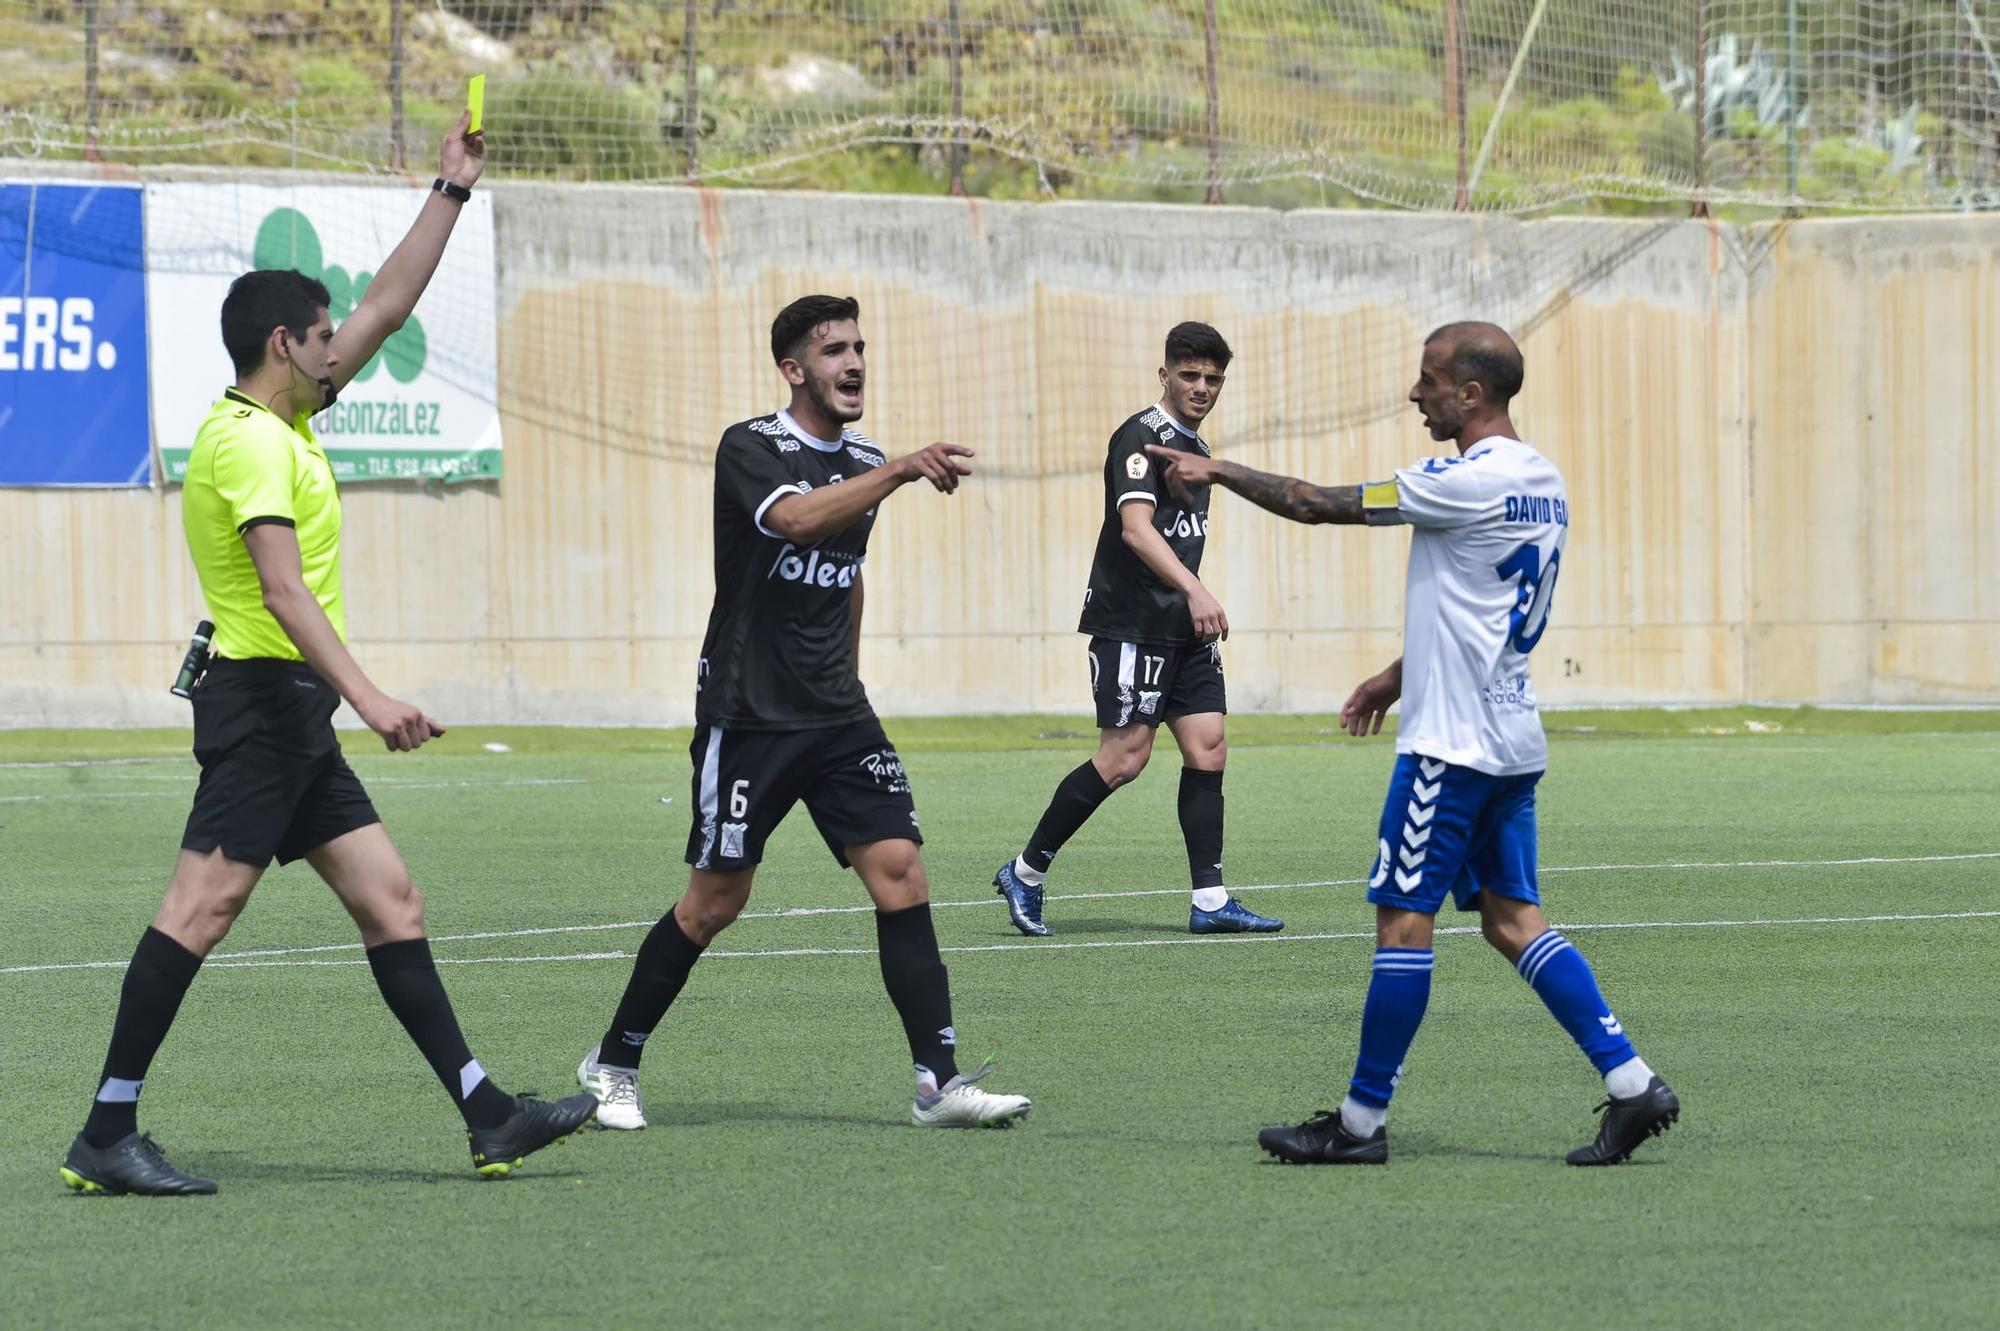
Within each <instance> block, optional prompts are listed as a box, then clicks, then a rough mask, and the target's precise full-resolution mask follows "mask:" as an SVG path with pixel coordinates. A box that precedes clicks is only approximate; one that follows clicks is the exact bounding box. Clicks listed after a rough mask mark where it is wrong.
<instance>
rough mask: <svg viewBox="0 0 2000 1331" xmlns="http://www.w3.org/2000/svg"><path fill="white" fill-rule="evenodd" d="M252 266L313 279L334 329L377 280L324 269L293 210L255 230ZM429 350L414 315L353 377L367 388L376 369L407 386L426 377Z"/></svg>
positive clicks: (315, 242)
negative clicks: (324, 297)
mask: <svg viewBox="0 0 2000 1331" xmlns="http://www.w3.org/2000/svg"><path fill="white" fill-rule="evenodd" d="M252 262H253V263H254V264H255V266H256V267H258V268H296V269H298V270H299V271H300V272H302V273H304V274H305V275H306V276H307V277H315V278H318V279H319V280H320V281H321V282H323V283H325V284H326V291H327V295H328V296H330V297H331V298H332V304H330V305H329V306H328V307H327V313H328V314H329V315H331V316H332V318H333V321H334V322H335V323H336V324H338V323H340V322H341V321H342V320H344V319H346V318H347V316H348V315H350V314H352V313H353V312H354V307H355V306H356V305H359V304H360V303H361V298H362V297H363V296H365V295H367V294H368V283H369V282H370V281H371V280H373V278H374V276H375V274H373V273H355V274H354V275H353V276H349V275H348V272H347V270H346V269H345V268H342V267H340V266H339V265H338V264H335V265H333V266H332V267H328V266H327V263H326V256H325V255H324V254H323V253H322V252H321V250H320V244H319V232H317V231H315V230H314V229H313V224H312V223H311V222H310V221H309V220H307V218H306V215H305V214H304V213H302V212H300V211H299V210H298V209H296V208H279V209H277V210H276V211H275V212H273V213H272V214H271V215H270V216H269V217H267V218H265V219H264V224H263V225H262V226H260V227H258V228H257V243H256V246H255V248H254V251H253V257H252ZM428 350H429V343H428V341H427V340H426V339H425V337H424V326H423V324H421V323H419V322H418V321H417V318H416V316H415V315H411V316H410V317H409V318H408V319H407V320H405V321H404V323H403V326H402V328H401V329H400V330H398V331H397V332H395V333H393V334H391V335H390V337H389V340H388V341H387V342H385V343H383V344H382V350H381V351H379V352H377V353H376V354H375V355H374V356H373V357H371V358H370V359H369V361H368V363H367V364H366V365H364V366H362V367H361V372H360V373H359V374H356V375H355V376H354V377H355V379H356V380H357V381H364V382H365V381H366V380H367V379H368V378H369V377H370V376H372V375H373V374H374V373H375V370H376V367H377V366H379V365H387V366H388V367H389V377H390V378H392V379H394V380H395V381H396V382H397V383H399V384H407V383H409V382H411V381H412V380H414V379H415V378H416V377H417V376H418V375H420V374H422V373H423V372H424V356H425V353H426V352H427V351H428Z"/></svg>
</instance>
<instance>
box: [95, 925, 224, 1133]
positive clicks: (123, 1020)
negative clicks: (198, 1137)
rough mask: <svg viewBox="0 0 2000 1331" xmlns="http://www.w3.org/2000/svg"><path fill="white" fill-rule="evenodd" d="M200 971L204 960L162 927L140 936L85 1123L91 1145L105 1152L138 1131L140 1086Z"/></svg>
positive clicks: (120, 992)
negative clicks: (101, 1072) (196, 974)
mask: <svg viewBox="0 0 2000 1331" xmlns="http://www.w3.org/2000/svg"><path fill="white" fill-rule="evenodd" d="M200 969H201V958H200V957H197V956H196V955H195V954H194V953H192V952H190V951H188V950H187V949H186V948H184V947H182V946H181V945H180V944H179V943H176V942H175V941H174V940H173V939H171V938H169V937H167V936H166V935H165V934H163V933H161V932H160V931H159V930H158V929H148V930H146V932H145V933H144V934H141V935H140V937H139V946H138V947H137V948H136V949H134V950H133V953H132V964H131V965H130V966H127V967H126V968H125V983H124V984H123V985H122V986H121V987H120V989H119V991H118V1016H117V1018H116V1019H115V1020H114V1021H113V1023H112V1026H111V1048H110V1049H109V1050H108V1051H107V1052H106V1053H105V1055H104V1072H103V1074H102V1075H101V1076H100V1077H99V1078H98V1079H97V1098H96V1099H95V1100H94V1101H92V1103H91V1106H90V1117H89V1118H88V1119H86V1120H85V1121H84V1125H83V1138H84V1140H85V1141H86V1142H88V1143H89V1144H90V1145H91V1146H94V1147H96V1148H98V1149H99V1150H102V1149H104V1148H105V1147H107V1146H110V1145H112V1144H113V1143H114V1142H117V1141H119V1140H120V1139H122V1138H125V1137H128V1136H130V1135H131V1134H133V1133H135V1132H137V1131H138V1130H139V1088H140V1086H142V1085H143V1084H144V1083H145V1080H146V1069H147V1068H149V1067H151V1066H152V1064H153V1055H154V1054H157V1053H158V1052H159V1051H160V1045H161V1044H162V1043H163V1042H164V1041H165V1040H166V1038H167V1030H168V1028H169V1027H171V1026H172V1025H173V1024H174V1014H175V1013H177V1012H179V1011H180V1007H181V999H182V998H183V997H184V996H186V994H187V991H188V986H189V985H191V984H193V983H194V977H195V972H196V971H199V970H200Z"/></svg>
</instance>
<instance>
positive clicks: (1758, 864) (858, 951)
mask: <svg viewBox="0 0 2000 1331" xmlns="http://www.w3.org/2000/svg"><path fill="white" fill-rule="evenodd" d="M1996 859H2000V851H1974V852H1971V853H1968V854H1962V855H1902V856H1888V855H1868V856H1862V857H1859V858H1855V859H1840V860H1678V861H1669V862H1665V863H1658V864H1560V865H1544V866H1543V867H1542V868H1541V870H1540V872H1542V873H1615V872H1633V871H1639V870H1646V869H1822V868H1835V867H1841V866H1847V865H1873V864H1941V863H1951V862H1955V861H1964V860H1996ZM1367 881H1368V880H1367V879H1365V878H1320V879H1309V880H1306V881H1303V882H1296V883H1246V884H1242V885H1240V886H1236V887H1232V888H1230V891H1232V892H1276V891H1282V890H1286V889H1293V888H1310V887H1360V886H1362V885H1364V884H1365V883H1366V882H1367ZM1186 894H1187V889H1186V888H1184V887H1171V888H1139V889H1135V890H1132V891H1124V892H1071V893H1050V894H1049V896H1048V898H1047V899H1048V900H1050V901H1103V900H1109V899H1112V898H1122V897H1158V896H1185V895H1186ZM931 906H932V908H933V909H937V908H942V907H961V906H985V907H989V908H992V909H996V910H997V909H998V908H999V906H998V902H997V901H996V900H995V898H993V897H975V898H973V899H971V900H954V901H932V902H931ZM874 909H875V907H874V906H873V905H865V906H797V907H792V908H789V909H785V910H766V911H745V912H743V914H741V915H739V916H737V919H739V920H781V919H797V918H803V917H808V916H815V915H858V914H862V913H866V912H871V911H873V910H874ZM1992 917H2000V911H1959V912H1954V913H1948V914H1939V915H1856V916H1827V917H1824V918H1814V919H1777V920H1660V921H1653V922H1641V923H1633V924H1578V925H1565V926H1563V927H1564V928H1572V929H1693V928H1715V927H1720V926H1724V925H1744V926H1748V925H1783V924H1861V923H1867V922H1876V921H1896V920H1961V919H1963V920H1979V919H1987V918H1992ZM654 923H655V921H653V920H621V921H618V922H617V923H615V924H555V925H545V926H542V927H540V928H534V929H492V930H484V931H481V932H478V933H463V934H436V935H433V936H432V937H431V940H430V941H431V942H433V943H470V942H482V941H488V940H491V939H496V938H544V937H548V936H551V935H557V934H582V933H609V932H613V931H616V930H620V929H649V928H651V927H652V926H653V924H654ZM1437 932H1438V933H1439V934H1441V935H1449V934H1461V933H1477V932H1478V930H1477V929H1476V928H1464V929H1460V928H1445V929H1440V930H1438V931H1437ZM1372 937H1374V934H1373V932H1372V931H1369V932H1365V933H1353V934H1348V933H1339V934H1260V935H1244V936H1232V935H1226V934H1225V935H1220V936H1211V937H1206V938H1192V937H1190V938H1145V939H1130V940H1119V941H1109V942H1078V943H989V944H980V945H972V946H959V947H947V948H943V949H941V950H942V951H945V952H1010V951H1031V950H1034V949H1037V948H1040V949H1044V950H1048V949H1056V950H1062V949H1066V948H1103V947H1160V946H1163V945H1166V944H1170V943H1173V944H1178V943H1198V942H1243V941H1248V940H1249V939H1253V938H1256V939H1264V940H1267V941H1274V942H1312V941H1323V940H1328V939H1346V938H1372ZM361 950H362V945H361V944H360V943H323V944H319V945H317V946H313V947H272V948H255V949H250V950H246V951H240V952H216V953H212V954H210V956H209V959H208V962H207V965H208V966H209V967H215V968H222V969H247V968H250V967H255V966H281V965H299V966H304V965H326V966H348V965H360V964H362V962H363V960H365V958H364V959H354V960H347V959H339V960H325V961H297V962H286V961H267V960H258V958H272V957H276V958H283V957H307V956H313V955H315V954H325V953H329V952H359V951H361ZM630 955H632V954H631V953H629V952H579V953H568V954H563V955H559V956H544V957H470V958H467V957H439V958H437V963H438V964H439V965H440V966H465V965H481V964H485V963H488V962H521V961H563V960H571V961H599V960H608V959H611V958H614V957H629V956H630ZM704 955H706V956H712V957H791V956H798V957H840V956H873V955H875V951H874V949H873V948H770V949H761V950H756V951H745V952H730V951H723V950H718V949H711V950H709V951H708V952H706V953H705V954H704ZM127 964H128V963H127V962H126V961H124V960H118V961H56V962H41V963H37V964H33V965H24V966H0V975H24V974H28V973H31V972H39V971H79V970H119V969H123V968H124V967H125V966H126V965H127Z"/></svg>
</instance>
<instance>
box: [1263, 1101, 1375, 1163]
mask: <svg viewBox="0 0 2000 1331" xmlns="http://www.w3.org/2000/svg"><path fill="white" fill-rule="evenodd" d="M1257 1144H1258V1145H1259V1146H1261V1147H1263V1148H1264V1149H1265V1150H1266V1151H1268V1152H1270V1153H1271V1154H1272V1155H1274V1156H1276V1157H1278V1159H1280V1160H1282V1161H1284V1162H1285V1163H1286V1164H1288V1165H1386V1164H1388V1163H1389V1129H1388V1128H1387V1127H1379V1128H1377V1129H1375V1132H1374V1134H1373V1135H1372V1136H1367V1137H1357V1136H1355V1135H1354V1134H1353V1133H1351V1132H1349V1131H1348V1130H1347V1128H1346V1125H1344V1124H1343V1123H1341V1121H1340V1113H1339V1111H1338V1110H1328V1109H1322V1110H1320V1111H1319V1112H1318V1113H1317V1114H1314V1115H1313V1116H1312V1117H1311V1118H1309V1119H1307V1120H1306V1121H1305V1122H1303V1123H1301V1124H1299V1125H1298V1126H1297V1127H1292V1128H1265V1129H1264V1130H1263V1131H1262V1132H1260V1133H1258V1134H1257Z"/></svg>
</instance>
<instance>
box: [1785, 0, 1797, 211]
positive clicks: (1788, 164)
mask: <svg viewBox="0 0 2000 1331" xmlns="http://www.w3.org/2000/svg"><path fill="white" fill-rule="evenodd" d="M1785 200H1786V202H1785V215H1786V216H1787V217H1797V216H1798V215H1799V0H1785Z"/></svg>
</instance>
